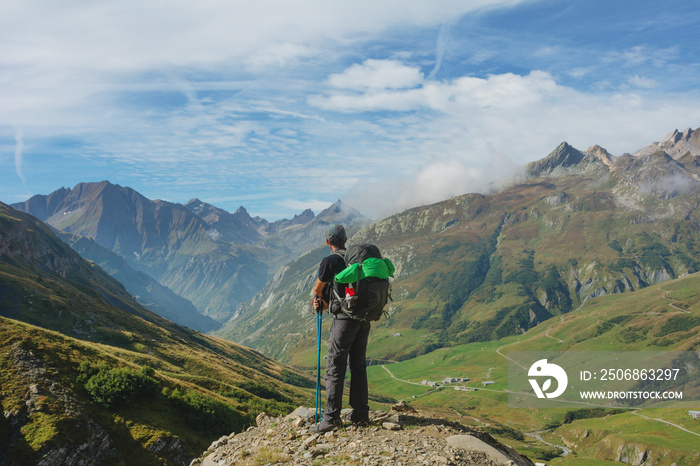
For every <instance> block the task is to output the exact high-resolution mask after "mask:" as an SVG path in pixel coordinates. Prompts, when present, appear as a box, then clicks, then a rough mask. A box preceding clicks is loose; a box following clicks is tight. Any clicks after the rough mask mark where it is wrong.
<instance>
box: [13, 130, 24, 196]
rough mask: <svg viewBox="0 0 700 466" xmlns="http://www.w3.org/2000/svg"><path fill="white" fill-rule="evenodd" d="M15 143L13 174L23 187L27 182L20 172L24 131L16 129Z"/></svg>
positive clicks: (21, 171)
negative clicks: (14, 173) (15, 174)
mask: <svg viewBox="0 0 700 466" xmlns="http://www.w3.org/2000/svg"><path fill="white" fill-rule="evenodd" d="M15 142H16V145H15V172H16V173H17V176H18V177H19V179H20V180H21V181H22V184H23V185H24V184H26V183H27V180H26V179H25V178H24V172H23V170H22V151H23V150H24V130H23V129H22V128H17V130H16V131H15Z"/></svg>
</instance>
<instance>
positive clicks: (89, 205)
mask: <svg viewBox="0 0 700 466" xmlns="http://www.w3.org/2000/svg"><path fill="white" fill-rule="evenodd" d="M699 207H700V130H696V131H693V130H691V129H687V130H685V131H683V132H679V131H674V132H672V133H671V134H669V135H668V136H667V137H666V138H664V139H663V140H662V141H661V142H655V143H652V144H651V145H649V146H648V147H646V148H644V149H642V150H639V151H637V152H636V153H634V154H622V155H618V156H614V155H611V154H610V153H608V152H607V151H606V150H605V149H604V148H602V147H599V146H592V147H590V148H588V149H586V150H585V151H581V150H579V149H576V148H574V147H572V146H570V145H569V144H567V143H565V142H564V143H562V144H560V145H559V146H558V147H556V148H555V149H554V150H553V151H552V152H551V153H550V154H549V155H547V156H546V157H544V158H543V159H541V160H538V161H536V162H532V163H530V164H528V165H527V166H526V167H524V170H523V171H522V173H521V174H520V175H519V176H518V177H517V178H516V179H513V180H511V181H510V182H509V183H508V184H507V185H505V187H498V188H496V187H494V189H493V190H492V191H491V192H488V193H483V194H477V193H470V194H464V195H461V196H457V197H454V198H451V199H447V200H444V201H442V202H439V203H436V204H433V205H427V206H420V207H416V208H413V209H410V210H407V211H404V212H400V213H397V214H395V215H392V216H390V217H387V218H384V219H380V220H378V221H375V222H371V221H370V220H369V219H367V218H365V217H363V216H362V215H361V214H360V213H359V212H358V211H357V210H355V209H353V208H351V207H349V206H347V205H345V204H343V203H342V202H340V201H338V202H336V203H335V204H333V205H332V206H330V207H329V208H328V209H326V210H325V211H323V212H321V213H319V214H318V215H315V214H314V213H313V212H311V211H306V212H303V213H301V214H300V215H297V216H295V217H294V218H293V219H292V220H280V221H276V222H268V221H266V220H264V219H261V218H258V217H251V216H250V215H249V214H248V213H247V212H246V210H245V208H243V207H241V208H240V209H238V210H237V211H236V212H234V213H230V212H227V211H225V210H222V209H220V208H217V207H215V206H212V205H210V204H207V203H204V202H202V201H200V200H197V199H193V200H191V201H190V202H188V203H186V204H176V203H170V202H165V201H160V200H149V199H147V198H145V197H144V196H142V195H140V194H139V193H137V192H136V191H134V190H132V189H130V188H126V187H121V186H118V185H114V184H111V183H109V182H107V181H103V182H100V183H82V184H79V185H77V186H75V187H74V188H72V189H61V190H58V191H56V192H54V193H52V194H48V195H41V196H34V197H32V198H30V199H29V200H27V201H26V202H24V203H20V204H13V205H12V207H9V206H6V205H4V204H3V205H1V206H0V227H1V229H0V298H1V299H2V305H0V310H1V312H0V315H2V316H3V317H1V318H0V326H2V337H1V338H2V339H1V340H0V346H2V351H0V365H1V366H0V367H1V368H2V372H1V373H0V374H2V393H1V394H0V403H2V407H3V411H4V412H5V417H4V419H3V418H0V439H2V438H7V439H9V440H10V442H9V443H8V445H11V447H9V448H10V449H8V448H7V447H0V462H2V461H3V460H6V459H7V458H9V457H10V456H9V455H15V456H16V455H21V456H19V457H20V458H29V459H36V458H48V456H47V455H48V454H51V455H63V456H62V457H60V458H63V460H62V461H63V462H64V464H68V463H65V458H66V457H70V458H80V456H79V455H81V454H82V453H80V452H81V451H87V450H93V449H95V448H97V446H103V447H104V448H102V449H100V450H99V451H100V452H102V453H101V454H102V455H103V456H102V458H106V460H105V461H107V462H108V461H109V460H111V459H113V458H116V460H117V461H114V462H115V463H118V461H122V462H124V464H127V463H129V461H127V460H125V459H124V458H125V456H124V455H125V454H126V453H124V452H126V451H128V450H129V449H130V448H134V449H135V450H134V451H136V452H137V454H138V455H140V456H139V460H143V461H141V462H139V464H158V463H159V462H160V463H162V462H165V463H169V464H182V462H183V461H184V458H192V457H193V456H199V454H200V453H201V452H202V451H204V450H205V449H206V447H207V446H208V445H207V444H205V443H206V442H207V441H208V442H211V440H212V439H215V438H218V437H216V436H217V435H221V434H222V433H223V432H224V431H225V430H226V429H229V428H230V429H231V430H240V429H242V428H243V427H246V426H248V425H250V424H251V423H252V419H254V417H255V415H256V414H257V413H258V412H260V411H262V410H266V411H268V412H270V413H272V414H286V413H285V411H290V410H291V409H293V407H294V406H293V405H294V404H295V403H302V402H308V401H309V400H310V399H311V398H312V394H313V387H314V384H313V382H312V381H311V379H310V377H309V376H311V375H312V374H313V373H314V372H315V364H316V340H315V337H316V333H315V331H314V330H315V328H314V326H315V320H314V318H313V317H312V316H311V315H310V312H309V309H310V308H309V306H310V292H311V288H312V286H313V283H314V282H315V280H316V276H317V273H318V264H319V262H320V260H321V258H323V257H324V256H325V255H326V254H328V248H327V247H325V246H323V236H324V230H325V227H326V225H328V224H329V223H343V224H344V225H345V226H346V228H348V232H349V234H350V239H349V243H350V244H353V243H354V244H358V243H374V244H376V245H377V246H379V248H380V249H381V251H382V253H383V255H384V256H385V257H388V258H390V259H391V261H392V262H393V264H394V265H395V267H396V273H395V276H394V278H393V279H392V286H393V292H392V296H393V301H392V302H391V303H390V305H389V306H388V307H387V316H386V317H387V318H384V319H382V320H380V321H379V322H376V323H373V329H372V332H371V334H370V341H369V345H368V356H369V357H370V363H371V367H370V368H369V377H370V394H371V400H372V409H378V410H381V409H383V410H386V409H387V406H388V405H389V404H392V403H395V402H397V401H399V400H406V401H409V402H410V404H411V406H413V407H415V408H417V409H419V410H427V411H430V412H431V413H434V414H437V415H440V416H442V417H444V418H449V419H454V420H456V421H457V422H460V423H462V424H464V425H468V426H470V427H473V428H478V429H480V430H483V431H486V432H488V433H489V434H491V435H493V436H494V437H496V438H497V439H498V440H499V441H501V442H502V443H504V444H507V445H508V446H510V447H512V448H513V449H515V450H516V451H517V452H519V453H521V454H524V455H526V456H528V457H529V458H530V459H532V460H533V461H534V460H538V461H547V464H565V465H570V464H573V465H576V464H594V465H598V464H600V465H603V464H610V463H612V462H623V463H627V464H635V465H641V464H644V465H652V464H653V465H656V464H668V465H671V464H676V465H693V464H698V463H700V452H699V451H698V448H697V445H698V437H700V427H698V424H697V420H695V419H693V418H691V417H689V416H688V415H687V414H686V413H687V410H686V411H682V410H678V409H673V408H643V409H641V408H635V409H620V410H613V409H602V408H595V407H583V408H582V409H576V410H567V409H563V408H562V409H546V410H545V409H529V410H528V409H513V408H509V407H508V403H507V402H508V392H507V389H508V386H507V377H508V362H509V361H508V354H509V352H511V351H515V350H517V351H567V350H573V351H607V350H635V351H671V350H674V351H687V352H693V353H694V354H696V353H697V352H698V350H699V349H700V336H699V332H698V330H700V317H699V316H698V312H699V311H700V291H698V290H700V211H699V210H698V209H699ZM22 211H23V212H22ZM25 212H26V213H25ZM27 213H28V214H31V216H30V215H27ZM32 216H34V217H32ZM40 220H41V221H40ZM42 222H45V223H42ZM59 238H60V239H59ZM69 245H70V247H69ZM71 248H72V249H71ZM78 253H79V254H80V255H81V256H82V257H83V259H81V257H80V256H79V255H78ZM108 274H109V275H108ZM117 280H120V281H121V282H122V283H119V282H118V281H117ZM132 296H133V297H132ZM166 319H168V320H166ZM171 321H172V322H175V324H174V323H172V322H171ZM329 321H330V319H329V318H326V319H325V320H324V335H327V334H328V327H329V324H330V322H329ZM177 324H180V325H183V326H186V327H189V328H191V329H195V330H190V329H188V328H184V327H180V326H179V325H177ZM196 330H199V331H202V332H209V335H203V334H202V333H198V332H197V331H196ZM233 342H235V343H233ZM239 345H244V346H239ZM247 347H249V348H252V350H251V349H247ZM322 351H323V350H322ZM323 354H325V353H323ZM696 359H697V358H696ZM689 370H690V371H691V372H692V371H695V373H697V371H700V368H699V367H698V364H696V363H693V364H690V366H689ZM124 374H128V376H127V375H124ZM452 376H455V377H468V378H469V381H468V382H463V383H461V384H460V385H459V387H461V389H460V390H453V389H452V388H451V387H449V385H443V386H437V387H429V386H427V385H426V384H421V381H428V380H439V379H443V378H446V377H452ZM118 377H127V378H128V377H131V378H132V379H133V380H134V381H135V382H133V384H135V385H134V387H137V388H134V389H133V390H134V391H136V392H138V391H140V390H143V391H144V392H143V393H145V395H144V396H139V397H136V398H133V399H131V400H129V401H127V402H120V399H119V398H118V397H117V399H116V401H115V400H113V399H110V398H109V397H108V395H109V394H110V392H109V391H107V393H103V392H100V390H99V387H101V386H103V384H101V383H100V381H102V380H107V379H112V378H118ZM130 380H131V379H130ZM483 382H489V384H490V387H489V388H488V389H484V388H483V387H485V385H483V386H482V383H483ZM491 382H493V383H492V384H491ZM477 386H478V390H475V389H476V388H477ZM153 387H156V388H155V389H154V388H153ZM467 389H468V390H469V391H467ZM134 400H138V401H134ZM203 406H211V408H210V409H209V408H207V409H204V408H202V407H203ZM698 408H699V409H700V406H698ZM178 409H179V410H181V412H187V413H189V416H190V418H189V419H190V421H187V420H182V419H181V418H180V417H178V416H177V410H178ZM8 413H9V414H8ZM203 413H205V414H203ZM212 416H213V417H212ZM198 423H199V424H198ZM202 426H211V428H209V427H207V429H209V430H207V429H205V428H204V427H202ZM214 431H215V432H214ZM87 432H91V433H90V434H87ZM78 433H82V434H80V435H79V434H78ZM73 434H75V438H79V439H80V441H79V442H78V441H77V440H75V439H74V438H73V437H72V435H73ZM3 443H4V442H3ZM256 443H257V442H256ZM76 444H77V446H76ZM84 445H88V447H84V448H83V447H82V446H84ZM3 448H4V449H3ZM81 448H83V449H82V450H81ZM197 448H200V449H199V451H198V452H196V453H195V451H196V450H197ZM270 448H274V445H272V446H270ZM70 455H74V456H70ZM110 455H111V456H110ZM51 458H59V457H58V456H55V457H54V456H52V457H51ZM318 461H326V460H325V459H319V460H318ZM328 461H330V462H329V463H328V464H333V462H332V460H328ZM348 461H349V462H348V464H362V461H361V458H357V459H348ZM352 461H357V462H356V463H352ZM76 462H77V461H76ZM107 462H106V463H104V464H108V463H107ZM54 463H56V464H59V463H60V461H58V462H54ZM18 464H21V463H18ZM45 464H50V463H45ZM85 464H89V463H85ZM251 464H253V463H251ZM261 464H262V463H261ZM308 464H311V462H309V463H308ZM319 464H323V463H320V462H319Z"/></svg>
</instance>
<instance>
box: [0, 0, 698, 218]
mask: <svg viewBox="0 0 700 466" xmlns="http://www.w3.org/2000/svg"><path fill="white" fill-rule="evenodd" d="M698 31H700V3H699V2H688V1H665V2H658V1H647V0H637V1H627V0H619V1H617V0H616V1H610V0H606V1H598V0H591V1H585V2H577V1H560V0H541V1H536V0H531V1H518V0H505V1H489V0H478V1H466V0H462V1H448V0H427V1H411V0H386V1H381V0H380V1H376V0H375V1H366V0H356V1H353V2H329V1H321V0H294V1H290V0H275V1H259V0H255V1H229V2H221V1H214V0H199V1H197V2H192V1H186V0H174V1H164V0H160V1H155V0H154V1H150V2H142V1H131V0H130V1H126V0H113V1H110V2H87V1H82V0H81V1H78V0H62V1H60V2H55V1H48V0H43V1H42V0H35V1H31V2H28V1H17V0H6V1H3V2H2V3H0V200H1V201H3V202H5V203H13V202H18V201H21V200H24V199H26V198H28V197H29V196H31V195H34V194H48V193H50V192H52V191H54V190H56V189H58V188H60V187H73V186H74V185H75V184H77V183H79V182H84V181H101V180H104V179H107V180H109V181H111V182H113V183H117V184H120V185H122V186H130V187H132V188H134V189H136V190H138V191H139V192H141V193H142V194H144V195H146V196H147V197H149V198H153V199H155V198H160V199H166V200H170V201H173V202H183V203H184V202H187V201H188V200H189V199H191V198H194V197H197V198H200V199H202V200H204V201H207V202H210V203H212V204H214V205H217V206H219V207H222V208H225V209H227V210H230V211H233V210H235V209H236V208H237V207H238V206H240V205H243V206H245V207H246V208H247V209H248V210H249V212H250V213H251V214H253V215H259V216H261V217H264V218H267V219H269V220H274V219H278V218H285V217H287V218H290V217H291V216H293V215H294V214H297V213H299V212H300V211H302V210H303V209H305V208H311V209H313V210H314V211H315V212H318V211H320V210H321V209H323V208H324V207H326V206H328V205H329V204H330V203H332V202H334V201H335V200H336V199H338V198H341V199H343V200H345V201H346V202H348V203H350V204H351V205H354V206H356V207H357V208H359V209H360V210H361V211H363V212H364V213H366V214H367V215H370V216H374V217H378V216H382V215H386V214H388V213H391V212H395V211H398V210H401V209H405V208H408V207H412V206H416V205H420V204H425V203H431V202H436V201H439V200H442V199H445V198H448V197H450V196H454V195H457V194H461V193H466V192H483V191H484V190H486V189H488V187H489V183H490V182H492V181H494V180H496V181H497V180H499V179H501V178H502V177H503V176H506V175H508V174H510V173H512V172H513V171H515V170H517V169H518V168H519V167H521V166H523V165H524V164H525V163H527V162H530V161H533V160H537V159H540V158H542V157H544V156H546V155H547V154H548V153H549V152H550V151H551V150H552V149H554V148H555V147H556V146H557V145H558V144H559V143H560V142H562V141H567V142H569V143H570V144H572V145H573V146H574V147H577V148H579V149H581V150H584V149H586V148H588V147H589V146H592V145H594V144H599V145H601V146H603V147H605V148H606V149H608V150H609V151H610V152H611V153H612V154H613V155H621V154H622V153H624V152H631V153H633V152H635V151H637V150H639V149H641V148H642V147H644V146H646V145H648V144H649V143H651V142H653V141H658V140H661V139H662V138H663V137H664V136H665V135H666V134H667V133H669V132H671V131H673V130H674V129H676V128H678V129H681V130H682V129H685V128H687V127H691V128H697V127H698V126H700V82H699V81H700V56H699V55H700V32H698Z"/></svg>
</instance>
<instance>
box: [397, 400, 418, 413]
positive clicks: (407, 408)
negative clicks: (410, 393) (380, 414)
mask: <svg viewBox="0 0 700 466" xmlns="http://www.w3.org/2000/svg"><path fill="white" fill-rule="evenodd" d="M391 410H392V411H396V412H399V413H417V411H416V410H415V409H414V408H413V406H411V405H409V404H408V403H406V402H405V401H403V400H402V401H400V402H398V403H396V404H395V405H394V406H392V407H391Z"/></svg>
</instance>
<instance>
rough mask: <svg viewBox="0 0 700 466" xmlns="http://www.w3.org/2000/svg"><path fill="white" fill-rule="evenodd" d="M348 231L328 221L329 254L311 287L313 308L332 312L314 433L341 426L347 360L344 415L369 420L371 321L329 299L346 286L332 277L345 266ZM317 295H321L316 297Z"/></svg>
mask: <svg viewBox="0 0 700 466" xmlns="http://www.w3.org/2000/svg"><path fill="white" fill-rule="evenodd" d="M346 242H347V235H346V234H345V228H343V226H342V225H330V226H329V227H328V230H327V234H326V244H327V245H328V246H330V248H331V254H329V255H328V256H326V257H325V258H324V259H323V260H322V261H321V265H320V267H319V273H318V279H317V280H316V284H315V285H314V288H313V293H314V301H313V309H314V310H315V312H317V313H318V312H323V310H325V309H328V307H329V306H328V303H329V302H330V303H331V305H330V309H329V312H330V313H331V314H332V315H333V323H332V324H331V331H330V336H329V338H328V360H327V361H326V408H325V410H324V412H323V419H322V420H321V422H319V423H318V424H316V425H315V426H313V427H312V432H314V433H324V432H329V431H331V430H335V429H337V428H340V427H342V426H343V421H342V420H341V418H340V410H341V407H342V401H343V385H344V383H345V372H346V369H347V365H348V357H349V363H350V374H351V377H350V406H351V407H352V408H353V411H352V413H351V414H350V416H349V418H348V419H346V420H348V421H350V422H352V423H353V424H355V425H367V424H369V405H368V401H367V395H368V392H367V363H366V357H365V355H366V352H367V337H368V336H369V330H370V327H371V324H370V322H369V321H365V320H357V319H353V318H351V317H350V316H348V315H346V314H344V313H343V312H341V307H340V303H339V302H338V300H337V299H331V296H332V290H331V288H333V289H335V291H336V292H337V293H338V295H339V296H340V297H341V298H342V297H344V296H345V286H344V285H341V284H338V283H336V282H335V281H334V279H333V277H335V275H336V274H338V273H339V272H342V271H343V270H344V269H345V259H344V255H345V243H346ZM319 297H320V299H319Z"/></svg>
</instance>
